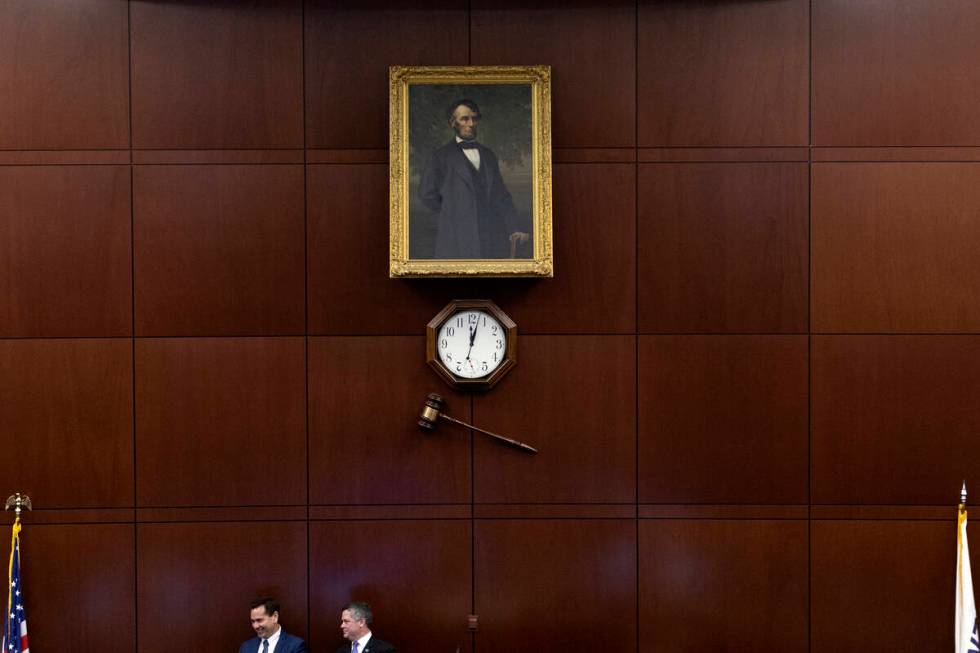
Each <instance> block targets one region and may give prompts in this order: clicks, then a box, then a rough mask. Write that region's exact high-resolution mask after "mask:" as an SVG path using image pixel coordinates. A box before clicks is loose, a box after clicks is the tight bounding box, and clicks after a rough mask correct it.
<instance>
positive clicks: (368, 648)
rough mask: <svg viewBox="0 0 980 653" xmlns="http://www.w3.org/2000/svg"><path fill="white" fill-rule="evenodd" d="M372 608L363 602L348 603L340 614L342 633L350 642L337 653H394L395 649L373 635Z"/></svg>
mask: <svg viewBox="0 0 980 653" xmlns="http://www.w3.org/2000/svg"><path fill="white" fill-rule="evenodd" d="M372 619H373V615H372V614H371V606H369V605H368V604H367V603H364V602H363V601H354V602H353V603H348V604H347V605H346V606H345V607H344V610H343V612H341V613H340V632H342V633H343V634H344V639H346V640H347V641H349V642H350V644H346V645H344V646H341V647H340V648H338V649H337V653H394V650H395V647H394V646H392V645H391V644H389V643H388V642H383V641H381V640H380V639H378V638H377V637H375V636H374V635H373V634H372V633H371V621H372Z"/></svg>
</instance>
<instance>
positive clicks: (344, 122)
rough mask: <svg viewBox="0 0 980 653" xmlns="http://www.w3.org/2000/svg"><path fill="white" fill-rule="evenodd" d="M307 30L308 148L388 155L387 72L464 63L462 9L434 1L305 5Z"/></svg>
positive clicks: (314, 1) (320, 0) (321, 0)
mask: <svg viewBox="0 0 980 653" xmlns="http://www.w3.org/2000/svg"><path fill="white" fill-rule="evenodd" d="M305 25H306V41H305V50H306V146H307V147H362V148H380V149H387V148H388V66H392V65H398V66H423V65H427V66H463V65H466V63H467V57H468V55H469V36H470V33H469V14H468V12H467V11H466V7H465V5H460V6H451V5H447V4H446V3H445V2H440V1H439V0H419V1H417V2H413V3H412V4H411V5H410V6H409V5H406V4H405V3H399V2H393V1H392V0H369V1H367V2H364V1H353V0H345V1H341V2H337V1H334V0H331V1H326V0H307V2H306V14H305ZM368 43H370V44H371V47H364V46H365V45H366V44H368Z"/></svg>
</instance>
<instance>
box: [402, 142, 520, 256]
mask: <svg viewBox="0 0 980 653" xmlns="http://www.w3.org/2000/svg"><path fill="white" fill-rule="evenodd" d="M476 145H477V149H478V151H479V152H480V172H479V173H477V172H476V168H474V167H473V164H472V163H470V161H469V159H467V158H466V155H465V154H463V150H462V148H460V146H459V145H458V144H457V143H456V140H455V138H454V139H453V140H452V141H450V142H449V143H447V144H446V145H443V146H442V147H440V148H439V149H438V150H436V151H435V152H433V153H432V157H431V158H430V159H429V161H428V163H427V165H426V166H425V169H424V170H423V172H422V179H421V181H420V183H419V198H420V199H421V200H422V203H423V204H424V205H425V206H426V207H427V208H428V209H429V210H430V211H432V212H433V213H435V214H436V243H435V258H447V259H485V258H509V257H510V239H509V237H510V234H512V233H514V232H515V231H528V230H529V229H527V228H521V227H520V226H519V225H518V222H519V218H518V216H517V211H516V210H515V209H514V200H513V199H512V198H511V195H510V191H508V190H507V186H506V185H505V184H504V180H503V177H501V176H500V165H499V164H498V163H497V156H496V155H495V154H494V153H493V150H491V149H490V148H488V147H486V146H484V145H481V144H480V143H477V144H476ZM477 174H479V175H481V176H482V180H483V183H484V185H485V189H484V192H485V195H484V197H483V198H482V199H483V201H482V203H480V202H479V200H480V198H479V196H478V192H479V191H478V188H477V187H478V184H477V181H476V180H475V179H474V177H475V176H476V175H477ZM481 211H482V214H481Z"/></svg>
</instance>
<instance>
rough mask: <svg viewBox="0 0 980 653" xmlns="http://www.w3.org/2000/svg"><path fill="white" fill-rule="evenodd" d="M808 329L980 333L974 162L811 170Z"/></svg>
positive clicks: (978, 196)
mask: <svg viewBox="0 0 980 653" xmlns="http://www.w3.org/2000/svg"><path fill="white" fill-rule="evenodd" d="M812 211H813V309H812V310H813V329H814V331H824V332H827V331H832V332H840V331H844V332H853V331H857V332H973V331H977V330H980V258H978V257H977V256H976V252H977V249H978V248H980V223H978V222H977V220H976V215H977V212H978V211H980V165H977V164H975V163H877V164H872V163H826V164H816V165H814V166H813V209H812Z"/></svg>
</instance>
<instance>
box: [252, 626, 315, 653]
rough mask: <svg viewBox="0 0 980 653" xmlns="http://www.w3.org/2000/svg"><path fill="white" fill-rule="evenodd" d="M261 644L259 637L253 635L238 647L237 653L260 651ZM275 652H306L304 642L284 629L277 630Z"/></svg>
mask: <svg viewBox="0 0 980 653" xmlns="http://www.w3.org/2000/svg"><path fill="white" fill-rule="evenodd" d="M261 644H262V638H261V637H253V638H252V639H250V640H248V641H247V642H245V643H244V644H242V645H241V647H240V648H239V649H238V653H262V652H261V650H260V649H259V646H260V645H261ZM275 653H308V649H307V648H306V642H304V641H303V640H302V639H300V638H299V637H296V635H290V634H289V633H287V632H286V631H285V630H280V631H279V643H278V644H276V650H275Z"/></svg>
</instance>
